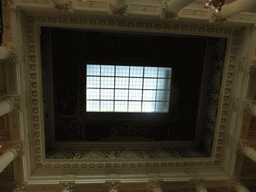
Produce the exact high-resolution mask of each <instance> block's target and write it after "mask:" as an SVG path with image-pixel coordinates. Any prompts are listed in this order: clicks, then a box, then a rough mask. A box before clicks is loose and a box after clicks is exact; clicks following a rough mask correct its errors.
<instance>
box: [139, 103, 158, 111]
mask: <svg viewBox="0 0 256 192" xmlns="http://www.w3.org/2000/svg"><path fill="white" fill-rule="evenodd" d="M154 111H155V102H143V104H142V112H154Z"/></svg>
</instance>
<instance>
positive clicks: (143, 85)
mask: <svg viewBox="0 0 256 192" xmlns="http://www.w3.org/2000/svg"><path fill="white" fill-rule="evenodd" d="M144 76H145V67H143V77H142V95H141V106H140V108H141V110H140V111H141V112H142V104H143V103H142V101H143V93H144Z"/></svg>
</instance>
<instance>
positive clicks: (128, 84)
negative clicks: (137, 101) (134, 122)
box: [127, 66, 131, 112]
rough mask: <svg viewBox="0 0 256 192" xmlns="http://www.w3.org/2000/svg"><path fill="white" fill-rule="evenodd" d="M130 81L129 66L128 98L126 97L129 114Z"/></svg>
mask: <svg viewBox="0 0 256 192" xmlns="http://www.w3.org/2000/svg"><path fill="white" fill-rule="evenodd" d="M130 79H131V66H129V80H128V97H127V112H129V92H130Z"/></svg>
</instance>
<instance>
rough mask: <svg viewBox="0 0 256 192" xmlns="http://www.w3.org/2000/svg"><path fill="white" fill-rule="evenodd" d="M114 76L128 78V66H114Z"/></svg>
mask: <svg viewBox="0 0 256 192" xmlns="http://www.w3.org/2000/svg"><path fill="white" fill-rule="evenodd" d="M116 76H126V77H129V66H116Z"/></svg>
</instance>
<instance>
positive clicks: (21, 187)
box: [12, 185, 27, 192]
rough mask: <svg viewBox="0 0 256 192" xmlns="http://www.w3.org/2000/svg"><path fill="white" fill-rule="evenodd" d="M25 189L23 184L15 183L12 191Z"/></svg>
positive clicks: (24, 191)
mask: <svg viewBox="0 0 256 192" xmlns="http://www.w3.org/2000/svg"><path fill="white" fill-rule="evenodd" d="M26 191H27V190H26V189H25V186H24V185H15V187H14V188H13V190H12V192H26Z"/></svg>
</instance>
